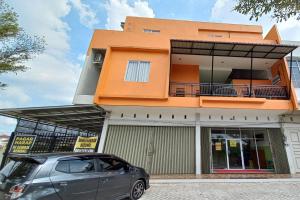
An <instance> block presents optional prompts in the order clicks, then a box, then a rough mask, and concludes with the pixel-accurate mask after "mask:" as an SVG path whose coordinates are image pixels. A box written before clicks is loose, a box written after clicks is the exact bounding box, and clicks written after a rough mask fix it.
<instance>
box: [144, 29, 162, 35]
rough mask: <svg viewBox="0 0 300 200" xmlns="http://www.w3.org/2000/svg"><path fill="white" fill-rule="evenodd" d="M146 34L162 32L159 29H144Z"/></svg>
mask: <svg viewBox="0 0 300 200" xmlns="http://www.w3.org/2000/svg"><path fill="white" fill-rule="evenodd" d="M143 31H144V33H156V34H159V33H160V30H159V29H149V28H144V29H143Z"/></svg>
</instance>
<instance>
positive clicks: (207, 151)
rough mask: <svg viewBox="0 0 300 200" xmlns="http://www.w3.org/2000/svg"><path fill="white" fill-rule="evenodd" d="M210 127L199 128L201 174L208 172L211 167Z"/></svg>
mask: <svg viewBox="0 0 300 200" xmlns="http://www.w3.org/2000/svg"><path fill="white" fill-rule="evenodd" d="M210 156H211V145H210V128H201V169H202V173H203V174H209V173H210V167H211V158H210Z"/></svg>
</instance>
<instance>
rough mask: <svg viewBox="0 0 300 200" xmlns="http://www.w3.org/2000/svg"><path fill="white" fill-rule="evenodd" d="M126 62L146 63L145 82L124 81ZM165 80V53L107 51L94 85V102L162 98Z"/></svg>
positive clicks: (167, 67)
mask: <svg viewBox="0 0 300 200" xmlns="http://www.w3.org/2000/svg"><path fill="white" fill-rule="evenodd" d="M129 60H142V61H150V75H149V82H147V83H140V82H129V81H126V80H125V73H126V68H127V63H128V61H129ZM168 76H169V54H168V52H143V51H128V50H127V49H111V51H110V55H109V58H108V60H106V61H105V63H104V66H103V71H102V76H101V77H100V81H99V83H98V87H97V91H96V97H97V98H104V97H110V98H120V97H122V98H154V99H155V98H159V99H161V98H166V97H167V96H166V94H167V91H166V90H167V88H168V79H166V77H168Z"/></svg>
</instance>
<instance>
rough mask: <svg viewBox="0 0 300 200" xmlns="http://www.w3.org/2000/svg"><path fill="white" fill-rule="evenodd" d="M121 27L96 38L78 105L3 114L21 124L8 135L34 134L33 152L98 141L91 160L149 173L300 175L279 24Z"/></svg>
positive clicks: (136, 22)
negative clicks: (101, 156) (117, 161)
mask: <svg viewBox="0 0 300 200" xmlns="http://www.w3.org/2000/svg"><path fill="white" fill-rule="evenodd" d="M121 26H122V28H123V30H122V31H113V30H95V32H94V35H93V37H92V40H91V43H90V46H89V49H88V51H87V55H86V60H85V65H84V68H83V70H82V73H81V76H80V80H79V83H78V87H77V90H76V93H75V96H74V100H73V103H74V104H75V105H72V106H61V107H44V108H22V109H2V110H0V115H4V116H9V117H15V118H17V119H18V124H17V127H16V129H15V133H13V134H12V135H14V134H17V135H18V134H32V135H37V140H36V142H35V143H34V144H33V147H32V149H31V150H30V152H32V153H35V152H53V151H55V152H59V151H73V149H74V143H75V141H76V137H77V136H79V135H80V136H96V135H97V134H99V135H100V141H99V143H97V147H96V149H97V150H98V152H104V153H111V154H115V155H118V156H120V157H122V158H124V159H125V160H127V161H129V162H131V163H132V164H134V165H137V166H141V167H143V168H145V169H146V170H147V171H148V172H149V173H150V174H159V175H161V174H210V173H243V174H246V173H263V174H265V173H279V174H288V173H295V172H300V164H299V162H300V157H299V156H298V157H296V156H297V155H299V153H298V149H299V145H300V139H299V138H300V128H299V129H297V130H299V131H298V132H297V131H296V132H295V130H296V129H294V128H295V126H296V125H295V124H294V123H292V122H293V121H294V120H296V117H293V115H289V114H292V113H293V112H294V111H296V110H298V103H297V98H296V92H295V89H294V87H293V84H292V81H291V79H290V76H289V74H290V73H291V72H293V71H292V69H293V67H289V66H288V63H287V61H286V59H285V57H286V56H287V55H288V54H290V53H291V52H293V50H294V49H296V48H297V45H291V44H286V43H284V42H282V41H281V39H280V35H279V33H278V31H277V28H276V26H274V27H273V28H272V29H271V30H270V31H269V32H268V33H267V34H264V35H265V36H264V37H263V32H262V27H261V26H256V25H255V26H254V25H240V24H223V23H208V22H193V21H182V20H166V19H152V18H141V17H127V18H126V21H125V23H122V24H121ZM289 62H290V63H293V57H292V56H290V57H289ZM299 121H300V118H299ZM49 124H50V125H49ZM287 127H288V129H286V128H287ZM50 135H51V138H50ZM10 140H11V141H13V136H12V137H11V139H10ZM297 142H298V143H297ZM92 150H93V149H92ZM8 153H9V152H8V151H7V152H6V153H5V155H7V154H8ZM296 158H298V159H296ZM4 160H5V159H4ZM4 163H5V162H2V165H3V164H4Z"/></svg>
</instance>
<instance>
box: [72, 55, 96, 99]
mask: <svg viewBox="0 0 300 200" xmlns="http://www.w3.org/2000/svg"><path fill="white" fill-rule="evenodd" d="M93 57H94V53H93V52H92V53H91V55H90V56H87V57H86V59H85V63H84V66H83V69H82V71H81V74H80V78H79V82H78V84H77V89H76V92H75V96H74V98H73V104H92V103H93V97H94V95H95V91H96V87H97V84H98V80H99V76H100V72H101V67H99V66H97V65H95V64H93Z"/></svg>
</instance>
